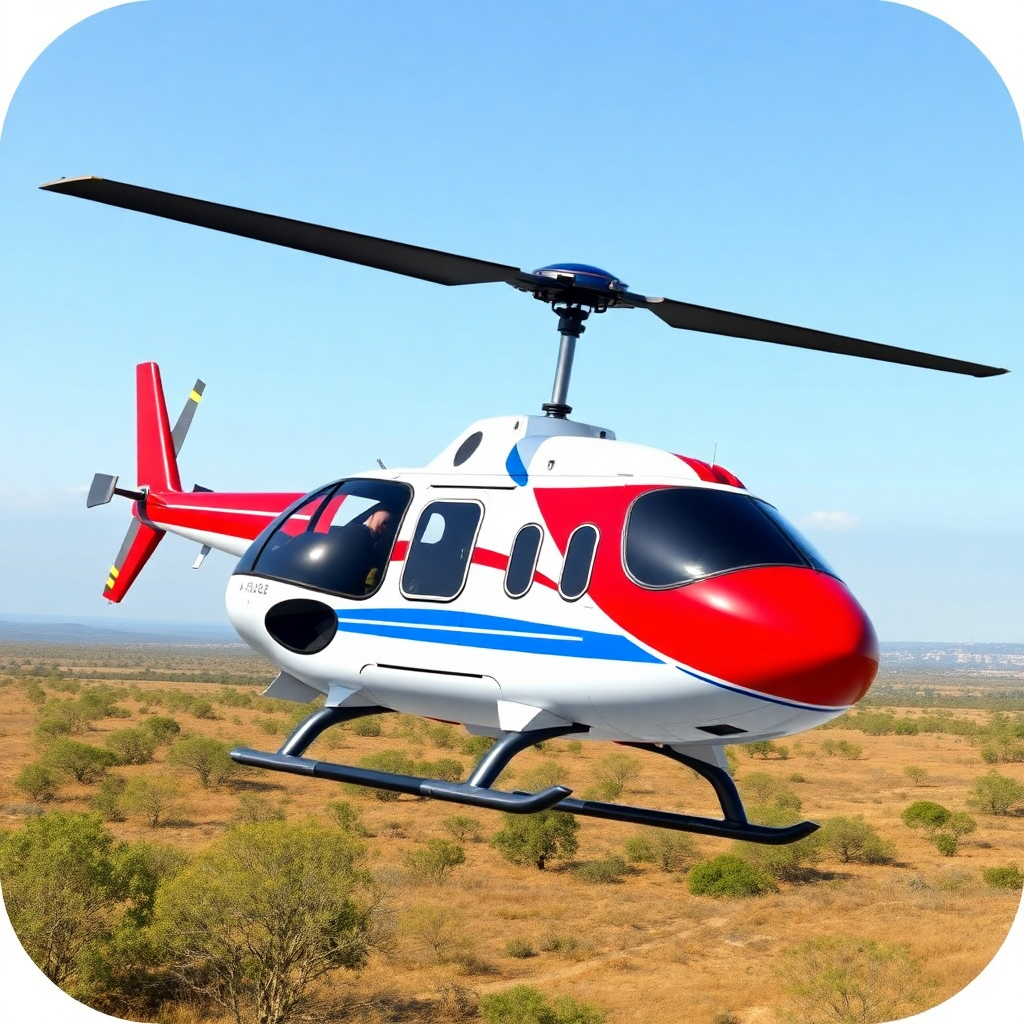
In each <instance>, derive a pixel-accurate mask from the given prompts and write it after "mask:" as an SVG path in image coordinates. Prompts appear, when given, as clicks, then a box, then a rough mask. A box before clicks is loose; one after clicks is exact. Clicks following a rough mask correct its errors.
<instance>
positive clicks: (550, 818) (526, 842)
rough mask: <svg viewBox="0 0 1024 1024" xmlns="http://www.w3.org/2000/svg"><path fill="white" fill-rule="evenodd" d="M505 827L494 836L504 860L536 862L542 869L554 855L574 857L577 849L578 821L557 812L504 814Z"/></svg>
mask: <svg viewBox="0 0 1024 1024" xmlns="http://www.w3.org/2000/svg"><path fill="white" fill-rule="evenodd" d="M502 820H503V821H504V826H503V827H502V828H501V829H500V830H499V831H498V832H496V833H495V834H494V836H493V838H492V839H491V846H493V847H494V848H495V849H496V850H497V851H498V852H499V853H500V854H501V855H502V857H504V858H505V860H507V861H510V862H511V863H513V864H534V865H536V867H538V868H539V869H540V870H542V871H543V870H544V866H545V864H546V863H547V861H548V860H550V859H551V858H553V857H563V858H564V857H571V856H572V855H573V854H574V853H575V852H576V850H577V848H578V841H577V839H576V834H577V832H579V829H580V825H579V822H578V821H577V820H576V819H575V818H574V817H573V816H572V815H571V814H564V813H560V812H558V811H538V812H537V813H536V814H503V815H502Z"/></svg>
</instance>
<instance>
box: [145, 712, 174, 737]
mask: <svg viewBox="0 0 1024 1024" xmlns="http://www.w3.org/2000/svg"><path fill="white" fill-rule="evenodd" d="M142 728H143V729H145V730H146V731H147V732H148V733H150V734H151V735H152V737H153V739H155V740H156V741H157V743H158V744H162V743H170V742H171V740H172V739H174V737H175V736H177V735H178V733H180V732H181V726H180V725H179V724H178V721H177V719H174V718H171V717H170V715H153V717H152V718H147V719H146V720H145V722H143V723H142Z"/></svg>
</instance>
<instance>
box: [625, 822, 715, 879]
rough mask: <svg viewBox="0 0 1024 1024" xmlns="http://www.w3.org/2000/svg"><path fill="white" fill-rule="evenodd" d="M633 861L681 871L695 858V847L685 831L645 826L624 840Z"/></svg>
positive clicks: (662, 868)
mask: <svg viewBox="0 0 1024 1024" xmlns="http://www.w3.org/2000/svg"><path fill="white" fill-rule="evenodd" d="M625 851H626V858H627V859H628V860H630V861H632V862H633V863H642V864H657V865H658V866H659V867H660V868H661V870H662V871H683V870H685V868H687V867H688V866H689V865H690V864H692V863H693V862H694V861H695V860H696V859H697V847H696V845H695V844H694V841H693V839H692V838H691V837H690V836H688V835H687V834H686V833H685V832H674V831H671V830H669V829H665V828H645V829H643V831H641V832H638V833H637V834H636V835H634V836H630V837H629V838H628V839H627V840H626V842H625Z"/></svg>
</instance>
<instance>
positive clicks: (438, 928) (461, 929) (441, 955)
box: [399, 905, 472, 964]
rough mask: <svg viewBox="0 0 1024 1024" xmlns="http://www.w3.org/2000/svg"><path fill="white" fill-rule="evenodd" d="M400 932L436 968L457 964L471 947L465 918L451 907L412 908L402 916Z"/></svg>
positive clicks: (423, 906)
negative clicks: (438, 965) (440, 965)
mask: <svg viewBox="0 0 1024 1024" xmlns="http://www.w3.org/2000/svg"><path fill="white" fill-rule="evenodd" d="M399 928H400V930H401V932H402V934H403V935H404V936H405V937H406V939H407V940H408V941H409V943H410V944H411V945H412V946H413V947H415V948H416V949H417V950H418V951H419V952H420V954H421V955H424V954H425V956H426V957H427V958H428V959H429V960H430V961H433V962H434V963H437V964H449V963H452V962H453V961H455V960H458V959H459V958H460V957H461V956H464V955H465V954H466V953H468V952H469V950H470V947H471V945H472V940H471V939H470V938H469V937H468V936H467V935H466V926H465V919H464V918H463V915H462V914H461V913H459V911H457V910H454V909H453V908H451V907H435V906H429V905H419V906H415V907H410V908H409V909H408V910H407V911H406V912H405V913H404V914H403V915H402V918H401V921H400V923H399Z"/></svg>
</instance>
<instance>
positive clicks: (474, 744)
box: [459, 736, 494, 757]
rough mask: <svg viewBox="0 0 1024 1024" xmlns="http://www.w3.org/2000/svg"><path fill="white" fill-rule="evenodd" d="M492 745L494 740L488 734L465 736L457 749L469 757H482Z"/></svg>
mask: <svg viewBox="0 0 1024 1024" xmlns="http://www.w3.org/2000/svg"><path fill="white" fill-rule="evenodd" d="M493 746H494V740H493V739H492V738H491V737H490V736H467V737H466V738H465V739H464V740H463V741H462V746H460V747H459V750H460V751H461V752H462V753H463V754H467V755H468V756H469V757H483V756H484V754H486V753H487V751H488V750H490V749H491V747H493Z"/></svg>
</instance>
